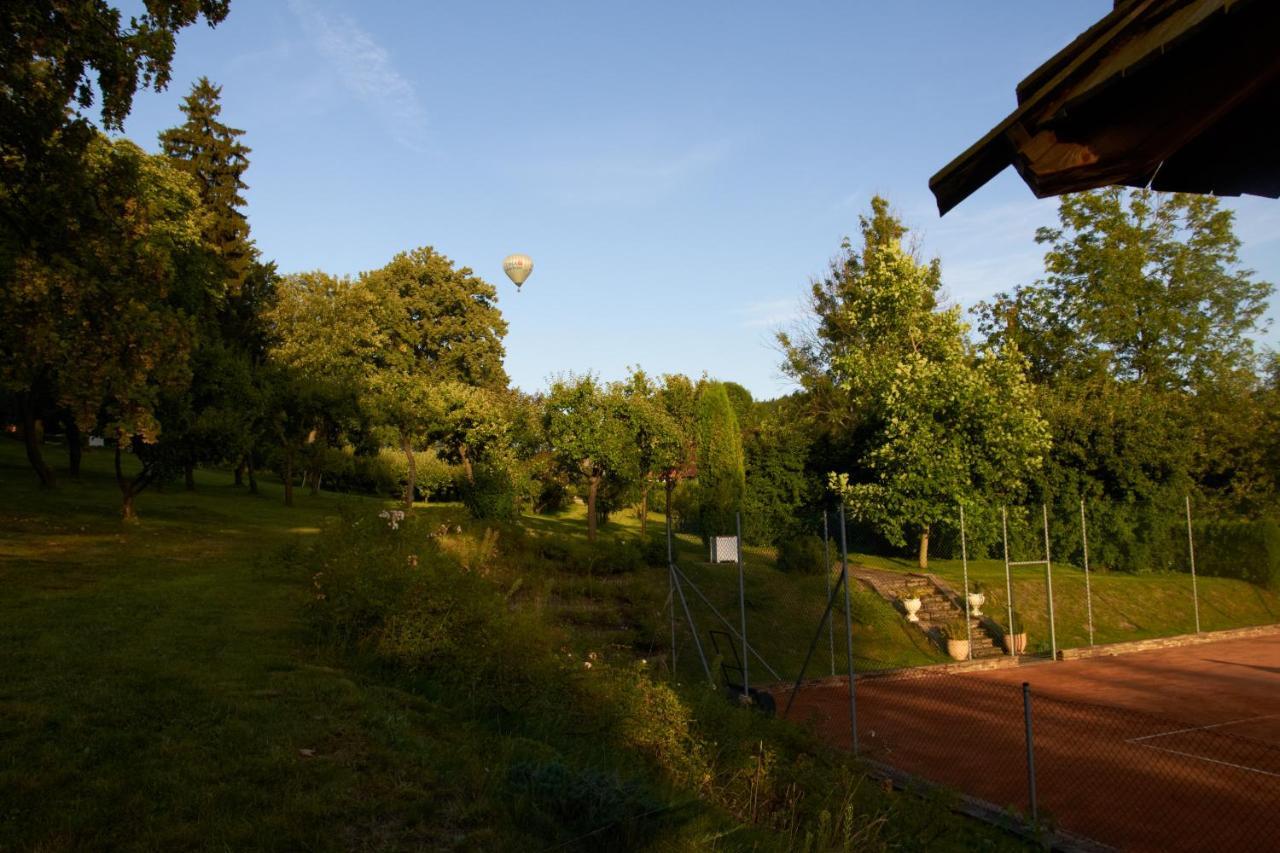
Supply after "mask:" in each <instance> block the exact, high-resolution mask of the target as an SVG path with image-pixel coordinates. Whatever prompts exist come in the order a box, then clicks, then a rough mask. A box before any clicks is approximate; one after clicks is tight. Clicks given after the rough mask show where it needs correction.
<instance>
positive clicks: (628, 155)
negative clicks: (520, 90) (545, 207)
mask: <svg viewBox="0 0 1280 853" xmlns="http://www.w3.org/2000/svg"><path fill="white" fill-rule="evenodd" d="M729 149H730V145H729V143H727V142H699V143H694V144H692V145H690V146H688V147H685V148H682V149H678V150H675V151H670V150H668V151H661V150H654V149H653V148H639V147H636V146H625V145H620V146H618V147H611V148H608V149H606V150H599V149H597V150H595V151H582V150H579V151H575V152H573V153H572V155H571V156H568V157H565V156H563V155H562V156H559V157H557V158H556V159H554V160H552V161H550V162H549V163H548V164H547V166H546V172H547V177H548V178H550V179H551V181H552V183H551V185H552V186H554V187H555V188H556V189H555V191H556V192H557V193H558V194H559V195H560V196H561V197H562V198H563V199H564V200H565V201H567V202H570V203H573V204H636V203H642V204H647V203H651V202H653V201H656V200H658V199H660V198H663V197H665V196H667V195H669V194H671V193H673V192H676V191H678V190H680V189H681V188H683V187H684V186H685V185H686V184H688V182H690V181H692V180H693V179H695V178H696V177H698V176H700V175H702V174H704V173H706V172H707V171H709V170H710V169H712V168H713V167H715V166H716V165H718V164H719V163H720V162H721V161H722V160H724V158H725V156H726V155H727V154H728V152H729Z"/></svg>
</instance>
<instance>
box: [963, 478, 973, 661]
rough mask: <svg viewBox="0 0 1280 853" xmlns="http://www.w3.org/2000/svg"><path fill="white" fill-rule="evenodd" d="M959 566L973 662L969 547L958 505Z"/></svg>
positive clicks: (965, 618) (965, 633)
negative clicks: (961, 570)
mask: <svg viewBox="0 0 1280 853" xmlns="http://www.w3.org/2000/svg"><path fill="white" fill-rule="evenodd" d="M960 565H961V567H962V568H963V570H964V636H965V639H966V640H968V641H969V660H973V626H972V624H970V622H971V620H972V619H973V617H972V616H970V615H969V546H968V544H967V543H966V541H965V536H964V504H960Z"/></svg>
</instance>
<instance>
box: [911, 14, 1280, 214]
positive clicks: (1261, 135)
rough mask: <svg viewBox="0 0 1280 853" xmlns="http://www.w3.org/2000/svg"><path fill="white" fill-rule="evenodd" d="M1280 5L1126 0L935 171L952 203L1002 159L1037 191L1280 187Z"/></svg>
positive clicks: (937, 186) (1030, 79)
mask: <svg viewBox="0 0 1280 853" xmlns="http://www.w3.org/2000/svg"><path fill="white" fill-rule="evenodd" d="M1278 35H1280V2H1275V0H1125V2H1121V3H1119V4H1117V6H1116V7H1115V8H1114V9H1113V10H1112V12H1111V13H1110V14H1109V15H1107V16H1106V17H1105V18H1103V19H1102V20H1101V21H1099V22H1098V23H1097V24H1095V25H1094V26H1092V27H1090V28H1089V30H1088V31H1086V32H1085V33H1083V34H1082V35H1080V36H1079V37H1078V38H1076V39H1075V40H1074V41H1073V42H1072V43H1071V44H1069V45H1068V46H1067V47H1065V48H1064V49H1063V50H1061V51H1059V52H1058V54H1056V55H1055V56H1054V57H1052V58H1051V59H1049V60H1048V61H1047V62H1045V63H1044V64H1043V65H1042V66H1040V68H1038V69H1036V70H1035V71H1034V72H1032V73H1031V74H1030V75H1028V76H1027V78H1026V79H1025V80H1023V81H1022V83H1021V84H1019V86H1018V87H1017V96H1018V101H1019V103H1018V107H1017V109H1015V110H1014V111H1013V112H1012V113H1011V114H1010V115H1009V116H1008V117H1006V118H1005V119H1004V121H1002V122H1000V124H998V125H996V126H995V127H994V128H992V129H991V131H989V132H988V133H987V134H986V135H985V136H983V137H982V139H980V140H979V141H978V142H977V143H975V144H974V145H973V146H971V147H970V148H969V149H968V150H967V151H965V152H964V153H963V154H961V155H960V156H959V157H957V158H955V160H953V161H952V162H951V163H950V164H948V165H947V166H946V167H945V168H944V169H942V170H941V171H939V172H938V173H937V174H936V175H934V176H933V178H932V179H931V180H930V181H929V186H930V189H932V190H933V192H934V195H935V196H936V197H937V200H938V209H939V211H940V212H941V213H946V212H947V211H948V210H950V209H951V208H953V207H955V206H956V205H957V204H959V203H960V202H961V201H963V200H964V199H965V198H967V197H968V196H969V195H970V194H972V193H973V192H975V191H976V190H977V189H978V188H979V187H981V186H982V185H983V184H985V183H986V182H987V181H989V180H991V179H992V178H993V177H995V176H996V175H997V174H999V173H1000V172H1001V171H1003V170H1004V169H1005V168H1006V167H1008V166H1010V165H1012V166H1014V167H1015V168H1016V169H1017V170H1018V172H1019V174H1020V175H1022V178H1023V180H1024V181H1026V183H1027V185H1028V186H1029V187H1030V188H1031V190H1032V191H1033V192H1034V193H1035V194H1036V195H1037V196H1039V197H1041V198H1043V197H1045V196H1050V195H1058V194H1061V193H1064V192H1074V191H1078V190H1084V189H1092V188H1095V187H1100V186H1106V185H1110V184H1126V185H1131V186H1153V187H1154V188H1156V189H1167V190H1174V191H1186V192H1204V193H1215V194H1219V195H1239V194H1240V193H1242V192H1243V193H1251V194H1256V195H1266V196H1270V197H1272V198H1276V197H1280V168H1278V166H1277V164H1278V163H1280V157H1278V156H1277V153H1276V152H1277V148H1276V143H1277V139H1276V135H1277V132H1276V131H1275V130H1274V129H1272V126H1273V125H1276V124H1280V123H1278V122H1276V121H1275V119H1274V116H1275V115H1276V108H1277V106H1280V85H1278V81H1280V45H1278V44H1277V36H1278Z"/></svg>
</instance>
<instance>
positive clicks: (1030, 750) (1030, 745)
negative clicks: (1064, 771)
mask: <svg viewBox="0 0 1280 853" xmlns="http://www.w3.org/2000/svg"><path fill="white" fill-rule="evenodd" d="M1022 719H1023V722H1024V723H1025V724H1026V729H1027V799H1028V800H1029V802H1030V804H1031V825H1032V826H1039V825H1040V810H1039V806H1038V805H1037V803H1036V739H1035V735H1034V734H1033V733H1032V730H1031V685H1030V684H1029V683H1027V682H1025V681H1024V682H1022Z"/></svg>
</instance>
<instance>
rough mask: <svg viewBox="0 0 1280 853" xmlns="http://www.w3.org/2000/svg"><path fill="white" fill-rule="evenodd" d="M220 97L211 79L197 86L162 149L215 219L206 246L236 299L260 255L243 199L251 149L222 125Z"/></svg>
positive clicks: (207, 230)
mask: <svg viewBox="0 0 1280 853" xmlns="http://www.w3.org/2000/svg"><path fill="white" fill-rule="evenodd" d="M221 97H222V87H221V86H215V85H213V84H212V83H210V82H209V78H207V77H201V78H200V79H199V80H198V81H196V83H195V84H194V85H193V86H192V87H191V94H189V95H187V97H186V98H184V99H183V102H182V112H183V114H185V115H186V117H187V120H186V121H185V122H183V123H182V124H181V125H179V126H178V127H172V128H169V129H168V130H166V131H163V132H162V133H161V134H160V148H161V150H162V151H163V152H164V153H165V154H167V155H168V156H170V157H172V158H173V159H174V161H175V165H177V166H178V168H179V169H181V170H182V171H184V172H186V173H187V174H189V175H191V176H192V177H193V178H195V180H196V185H197V187H198V188H199V190H200V198H201V200H202V201H203V202H204V206H205V207H206V208H207V209H208V210H209V212H210V213H211V214H212V215H211V216H210V217H209V220H208V224H207V225H206V227H205V241H206V242H208V244H209V245H210V246H211V247H212V248H213V250H214V251H215V252H216V253H217V255H218V257H219V258H220V259H221V261H222V264H223V266H224V268H225V274H226V277H227V282H228V285H229V287H228V290H229V291H231V292H232V293H235V292H236V291H237V290H238V289H239V285H240V284H241V283H242V282H243V281H244V279H245V277H246V276H247V275H248V273H249V270H250V265H251V264H252V262H253V261H254V255H255V252H254V249H253V245H252V243H250V241H249V220H248V219H247V218H246V217H245V214H244V212H243V210H242V208H243V207H244V206H245V200H244V196H242V195H241V194H240V192H241V190H246V189H248V188H249V187H248V185H247V184H246V183H245V182H244V180H243V177H244V173H245V170H246V169H248V168H249V153H250V150H251V149H250V148H249V147H248V146H246V145H245V144H244V143H242V142H241V141H240V137H241V136H243V135H244V131H243V130H239V129H237V128H234V127H231V126H230V125H227V124H224V123H223V122H222V121H220V120H219V119H218V116H220V115H221V114H222V104H221V103H220V98H221Z"/></svg>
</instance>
